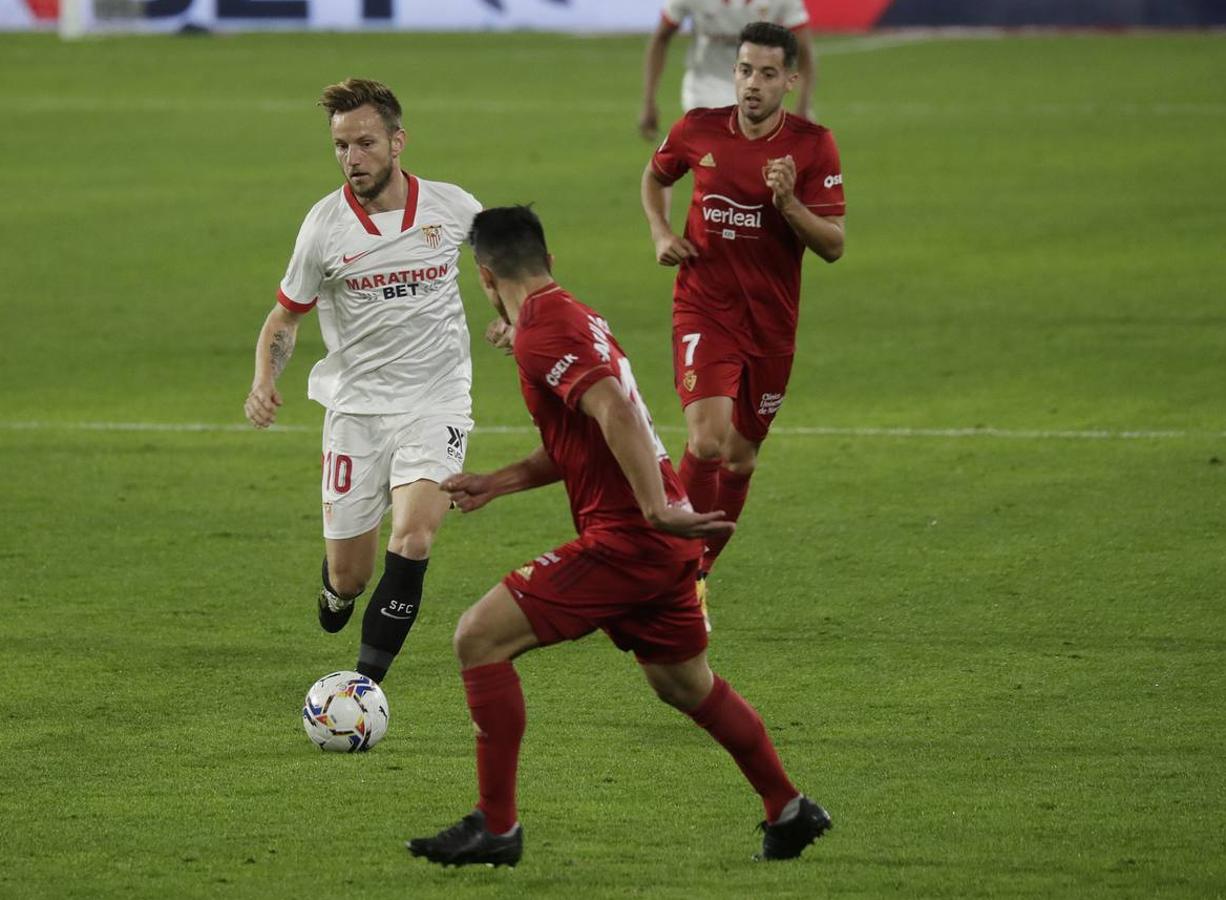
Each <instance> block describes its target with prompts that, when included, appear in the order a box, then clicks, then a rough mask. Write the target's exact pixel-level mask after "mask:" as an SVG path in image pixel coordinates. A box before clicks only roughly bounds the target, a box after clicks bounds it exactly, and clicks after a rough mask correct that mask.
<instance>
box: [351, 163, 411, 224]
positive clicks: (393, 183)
mask: <svg viewBox="0 0 1226 900" xmlns="http://www.w3.org/2000/svg"><path fill="white" fill-rule="evenodd" d="M408 200H409V180H408V179H407V178H406V177H405V176H404V171H403V170H402V169H401V168H400V167H399V166H397V167H396V170H395V171H394V172H393V173H392V177H391V178H389V179H388V180H387V186H386V187H385V188H383V190H381V191H380V192H379V193H378V195H377V196H375V197H371V198H370V199H369V200H368V199H366V198H365V197H358V202H359V203H361V204H362V209H364V210H366V212H367V213H369V214H370V215H374V214H375V213H381V212H391V211H392V210H394V209H404V205H405V203H407V202H408Z"/></svg>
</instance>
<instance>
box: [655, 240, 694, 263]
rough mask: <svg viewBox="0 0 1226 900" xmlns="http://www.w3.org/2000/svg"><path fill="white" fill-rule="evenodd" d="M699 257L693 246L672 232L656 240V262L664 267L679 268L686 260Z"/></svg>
mask: <svg viewBox="0 0 1226 900" xmlns="http://www.w3.org/2000/svg"><path fill="white" fill-rule="evenodd" d="M697 255H698V250H697V248H695V247H694V245H693V244H691V243H690V242H689V241H687V240H686V239H685V238H683V237H680V236H678V235H675V234H673V233H672V232H669V233H668V234H666V235H662V236H661V237H658V238H656V262H658V263H659V264H660V265H662V266H679V265H681V263H682V262H683V261H684V260H687V259H693V258H694V257H696V256H697Z"/></svg>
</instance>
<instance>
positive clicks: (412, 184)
mask: <svg viewBox="0 0 1226 900" xmlns="http://www.w3.org/2000/svg"><path fill="white" fill-rule="evenodd" d="M400 174H401V175H403V176H404V180H405V181H407V182H408V183H409V193H408V196H407V197H405V199H404V218H403V219H401V220H400V230H401V231H402V232H403V231H408V230H409V229H410V228H412V227H413V222H414V221H415V220H416V219H417V194H418V190H419V185H418V183H417V176H416V175H410V174H409V173H408V172H406V171H405V170H404V169H401V170H400ZM344 193H345V199H346V200H347V201H349V208H350V209H352V210H353V214H354V215H355V216H357V217H358V221H359V222H361V223H362V227H363V228H365V229H366V233H367V234H379V235H381V234H382V233H383V232H381V231H380V230H379V226H378V225H376V224H375V223H374V220H373V219H371V217H370V214H369V213H367V212H366V210H365V209H363V208H362V204H361V203H359V202H358V198H357V197H355V196H354V195H353V189H352V188H351V187H349V182H347V181H346V182H345V187H344Z"/></svg>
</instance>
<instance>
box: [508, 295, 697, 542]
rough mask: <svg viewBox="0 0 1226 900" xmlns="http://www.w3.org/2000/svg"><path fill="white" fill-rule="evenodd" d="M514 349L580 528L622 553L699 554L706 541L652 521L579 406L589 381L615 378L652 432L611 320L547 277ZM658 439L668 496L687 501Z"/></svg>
mask: <svg viewBox="0 0 1226 900" xmlns="http://www.w3.org/2000/svg"><path fill="white" fill-rule="evenodd" d="M514 350H515V361H516V362H517V363H518V364H519V382H520V388H521V390H522V391H523V395H524V402H525V403H527V405H528V411H529V412H530V413H531V414H532V419H533V421H534V422H535V423H536V427H537V428H538V429H540V432H541V442H542V444H543V445H544V447H545V452H546V453H548V454H549V458H550V459H551V460H553V464H554V466H556V467H557V470H558V472H559V473H561V475H562V480H563V482H565V484H566V494H567V496H568V497H569V498H570V509H571V515H572V516H573V517H574V521H575V529H576V531H578V532H579V534H580V535H582V536H583V537H584V538H588V539H593V540H594V543H595V546H596V547H597V548H598V549H599V550H600V552H602V553H605V554H607V555H609V556H611V557H616V558H619V559H639V560H644V561H654V562H659V561H661V560H691V559H697V558H698V557H699V556H701V555H702V543H701V541H697V540H691V539H688V538H680V537H675V536H673V535H670V534H666V533H665V532H663V531H658V530H656V529H655V528H653V527H652V526H651V525H649V524H648V523H647V520H646V519H644V518H643V514H642V512H641V511H640V510H639V505H638V503H637V501H636V500H635V499H634V491H633V490H631V488H630V483H629V482H628V481H627V480H626V476H625V475H624V474H623V473H622V470H621V467H620V466H619V465H618V463H617V459H616V457H614V456H613V451H611V450H610V449H609V445H608V444H607V443H606V442H605V439H604V434H603V433H602V432H601V430H600V425H599V424H597V422H596V420H595V419H592V418H591V417H590V416H587V415H585V414H584V413H583V412H581V411H580V409H579V401H580V399H582V397H583V395H584V393H585V392H586V391H587V389H588V388H590V387H591V386H592V385H594V384H595V383H596V382H598V381H600V380H601V379H603V378H610V377H612V378H616V379H617V380H618V383H619V384H620V385H621V387H622V390H623V391H625V393H626V394H627V396H629V397H630V399H631V400H633V401H634V404H635V406H636V407H637V408H638V409H639V411H640V412H641V413H642V415H643V418H644V420H645V421H646V422H647V426H648V429H649V430H650V431H651V433H652V435H653V437H654V436H655V430H654V428H652V426H651V416H650V415H649V414H648V412H647V407H646V406H645V405H644V404H643V401H642V398H641V397H639V393H638V390H637V388H636V387H635V383H634V374H633V372H631V370H630V360H628V359H627V358H626V354H625V353H623V352H622V349H621V347H619V346H618V344H617V341H615V340H614V339H613V335H612V334H611V333H610V331H609V324H608V323H607V322H606V321H605V320H604V319H603V318H601V317H600V315H599V314H598V313H596V312H595V311H594V310H592V309H591V308H590V307H588V306H585V305H584V304H582V303H580V302H579V301H578V300H576V299H575V298H574V297H572V296H571V295H570V294H568V293H567V292H566V291H564V290H563V289H562V288H560V287H559V286H558V285H556V284H550V285H549V286H547V287H544V288H542V289H540V290H538V291H536V292H534V293H532V294H530V295H529V296H528V298H527V299H526V300H525V301H524V305H523V307H522V308H521V309H520V313H519V319H518V321H516V323H515V348H514ZM655 445H656V455H657V457H658V458H659V460H660V474H661V476H662V477H663V479H664V491H665V494H666V495H667V497H668V499H669V501H670V502H673V503H682V502H687V503H688V500H687V499H686V496H685V490H684V488H682V487H681V480H680V479H679V478H678V477H677V474H676V473H675V472H674V471H673V466H672V463H670V462H669V460H668V454H667V452H666V451H665V449H664V445H663V444H662V443H661V442H660V439H659V437H655Z"/></svg>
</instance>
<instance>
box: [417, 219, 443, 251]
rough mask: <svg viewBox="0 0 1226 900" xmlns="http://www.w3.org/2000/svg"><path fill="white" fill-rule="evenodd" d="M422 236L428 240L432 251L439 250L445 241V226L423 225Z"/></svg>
mask: <svg viewBox="0 0 1226 900" xmlns="http://www.w3.org/2000/svg"><path fill="white" fill-rule="evenodd" d="M421 236H422V237H424V238H425V239H426V243H427V244H429V245H430V249H432V250H437V249H438V245H439V244H440V243H442V241H443V226H442V225H423V226H421Z"/></svg>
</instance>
